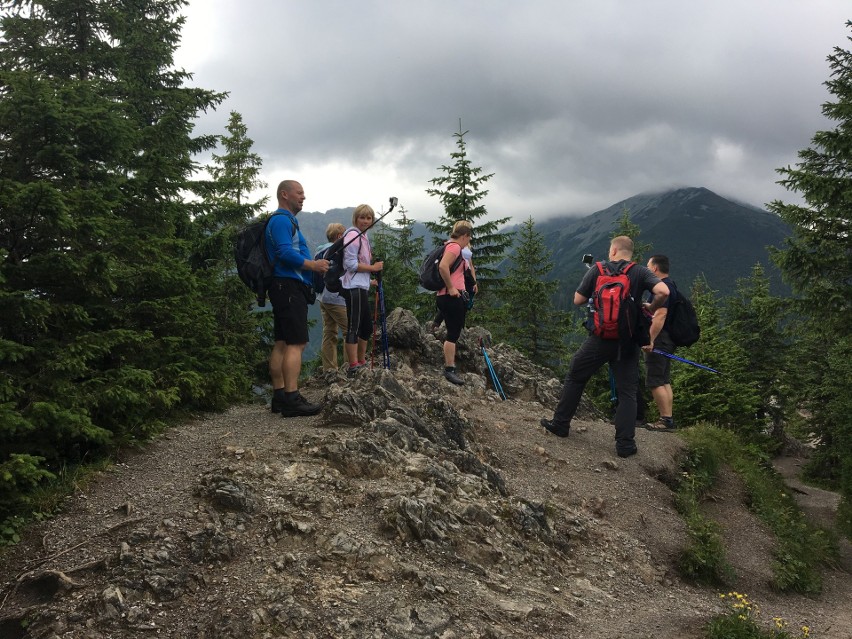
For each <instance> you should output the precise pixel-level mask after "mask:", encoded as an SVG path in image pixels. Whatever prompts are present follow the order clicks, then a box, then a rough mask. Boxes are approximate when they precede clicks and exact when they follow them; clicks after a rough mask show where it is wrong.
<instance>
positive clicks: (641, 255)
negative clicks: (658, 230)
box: [609, 206, 653, 266]
mask: <svg viewBox="0 0 852 639" xmlns="http://www.w3.org/2000/svg"><path fill="white" fill-rule="evenodd" d="M619 235H626V236H627V237H629V238H630V239H631V240H633V261H634V262H636V263H637V264H642V265H643V266H644V265H645V264H646V263H647V261H648V258H649V257H651V248H652V247H653V245H651V244H648V243H647V242H640V241H639V236H640V235H642V229H640V228H639V225H638V224H636V223H635V222H633V221H632V220H631V219H630V209H628V208H627V207H626V206H625V207H624V208H623V209H621V217H620V218H618V223H617V224H616V226H615V228H614V229H613V231H612V233H610V236H609V237H610V239H612V238H614V237H618V236H619Z"/></svg>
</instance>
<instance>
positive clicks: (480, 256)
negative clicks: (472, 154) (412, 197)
mask: <svg viewBox="0 0 852 639" xmlns="http://www.w3.org/2000/svg"><path fill="white" fill-rule="evenodd" d="M467 134H468V131H462V130H461V123H459V132H458V133H454V134H453V137H455V138H456V147H457V150H456V151H455V152H453V153H451V154H450V157H451V158H452V159H453V164H452V165H443V166H441V167H440V168H439V170H440V171H441V172H442V173H443V175H441V176H440V177H436V178H433V179H431V180H429V182H430V183H431V184H432V185H433V188H429V189H426V193H428V194H429V195H432V196H435V197H437V198H438V199H439V200H440V202H441V205H442V206H443V208H444V212H443V214H442V215H441V217H440V218H439V220H438V222H426V227H427V228H428V229H429V231H431V232H432V245H433V246H438V245H440V244H441V243H442V242H444V241H445V240H446V239H447V238H448V237H449V235H450V231H451V230H452V228H453V224H455V223H456V222H458V221H459V220H468V221H469V222H470V223H471V224H473V240H472V241H471V248H472V249H473V262H474V265H475V267H476V273H477V279H478V280H479V283H480V285H481V288H482V291H483V293H487V292H488V291H489V289H490V288H492V287H493V286H494V285H495V284H496V283H497V275H498V272H497V265H498V264H499V263H500V262H501V261H502V260H503V258H504V257H505V254H506V251H507V249H508V248H509V247H510V246H511V245H512V240H513V238H512V235H511V234H510V233H501V232H499V230H498V229H500V227H501V226H503V225H505V224H506V222H508V221H509V219H511V218H509V217H503V218H500V219H496V220H490V221H486V220H485V217H486V216H487V215H488V211H487V210H486V208H485V205H484V204H482V200H483V199H484V198H485V196H486V195H488V191H487V190H486V189H485V188H484V186H485V184H486V183H487V182H488V180H490V179H491V178H492V177H494V174H493V173H487V174H485V173H483V169H482V168H481V167H475V166H473V165H472V163H471V161H470V159H469V158H468V156H467V144H466V143H465V139H464V136H465V135H467Z"/></svg>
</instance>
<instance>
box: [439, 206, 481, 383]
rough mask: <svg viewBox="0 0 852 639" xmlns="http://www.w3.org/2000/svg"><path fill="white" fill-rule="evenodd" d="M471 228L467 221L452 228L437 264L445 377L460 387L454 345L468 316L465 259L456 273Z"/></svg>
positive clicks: (461, 221) (460, 381)
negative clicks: (441, 283) (444, 333)
mask: <svg viewBox="0 0 852 639" xmlns="http://www.w3.org/2000/svg"><path fill="white" fill-rule="evenodd" d="M472 233H473V226H472V225H471V223H470V222H468V221H467V220H459V221H458V222H456V223H455V224H453V230H452V232H451V233H450V239H449V240H447V241H446V242H445V243H444V245H445V248H444V255H443V257H442V258H441V261H440V263H439V264H438V272H439V273H440V274H441V279H443V280H444V288H442V289H440V290H439V291H438V292H437V298H436V300H437V305H438V310H439V311H440V312H441V313H442V314H443V316H444V321H445V322H446V323H447V337H446V339H445V340H444V377H445V378H447V380H448V381H450V382H452V383H453V384H457V385H459V386H461V385H462V384H464V380H463V379H462V378H461V377H459V375H458V373H456V342H457V341H458V339H459V337H460V336H461V332H462V328H464V320H465V316H466V315H467V302H468V299H467V298H468V293H467V291H466V290H465V288H464V259H461V260H460V261H461V264H459V265H458V266H457V267H456V268H455V269H452V267H453V266H454V265H455V264H456V262H457V261H459V257H460V256H461V255H462V251H463V250H464V249H465V248H466V247H467V246H469V245H470V238H471V234H472Z"/></svg>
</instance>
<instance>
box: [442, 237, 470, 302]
mask: <svg viewBox="0 0 852 639" xmlns="http://www.w3.org/2000/svg"><path fill="white" fill-rule="evenodd" d="M445 244H446V247H447V248H445V249H444V256H445V257H446V255H447V254H449V255H452V256H453V259H452V261H451V262H450V269H452V268H453V264H455V263H456V260H457V259H458V257H459V255H461V251H462V248H461V246H459V244H458V242H454V241H453V240H448V241H447V242H445ZM443 259H444V258H441V260H442V261H443ZM464 269H465V263H464V260H462V263H461V264H459V266H458V268H457V269H456V270H455V271H453V270H451V271H450V281H451V282H452V283H453V286H455V287H456V288H457V289H458V290H460V291H463V290H464ZM446 294H447V289H446V287H445V288H442V289H441V290H440V291H438V295H446Z"/></svg>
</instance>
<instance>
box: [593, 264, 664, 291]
mask: <svg viewBox="0 0 852 639" xmlns="http://www.w3.org/2000/svg"><path fill="white" fill-rule="evenodd" d="M604 263H606V262H604ZM628 263H629V262H628V261H627V260H618V261H616V262H611V264H612V266H613V268H618V267H621V266H622V265H625V264H628ZM599 274H600V272H599V271H598V265H597V263H595V264H594V265H592V268H590V269H589V270H588V271H587V272H586V274H585V275H584V276H583V279H582V280H581V281H580V285H579V286H578V287H577V292H578V293H579V294H580V295H582V296H583V297H591V296H592V294H593V293H594V292H595V287H596V286H595V285H596V283H597V280H598V275H599ZM627 280H628V281H629V282H630V294H631V295H632V296H633V299H636V300H640V299H642V293H643V292H644V291H649V292H650V291H651V290H652V289H653V288H654V287H655V286H656V285H657V284H659V283H660V282H661V281H662V280H660V278H659V277H657V276H656V275H654V274H653V273H652V272H651V271H650V270H649V269H648V267H647V266H642V265H640V264H634V265H633V266H632V267H631V268H630V270H629V271H627Z"/></svg>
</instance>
